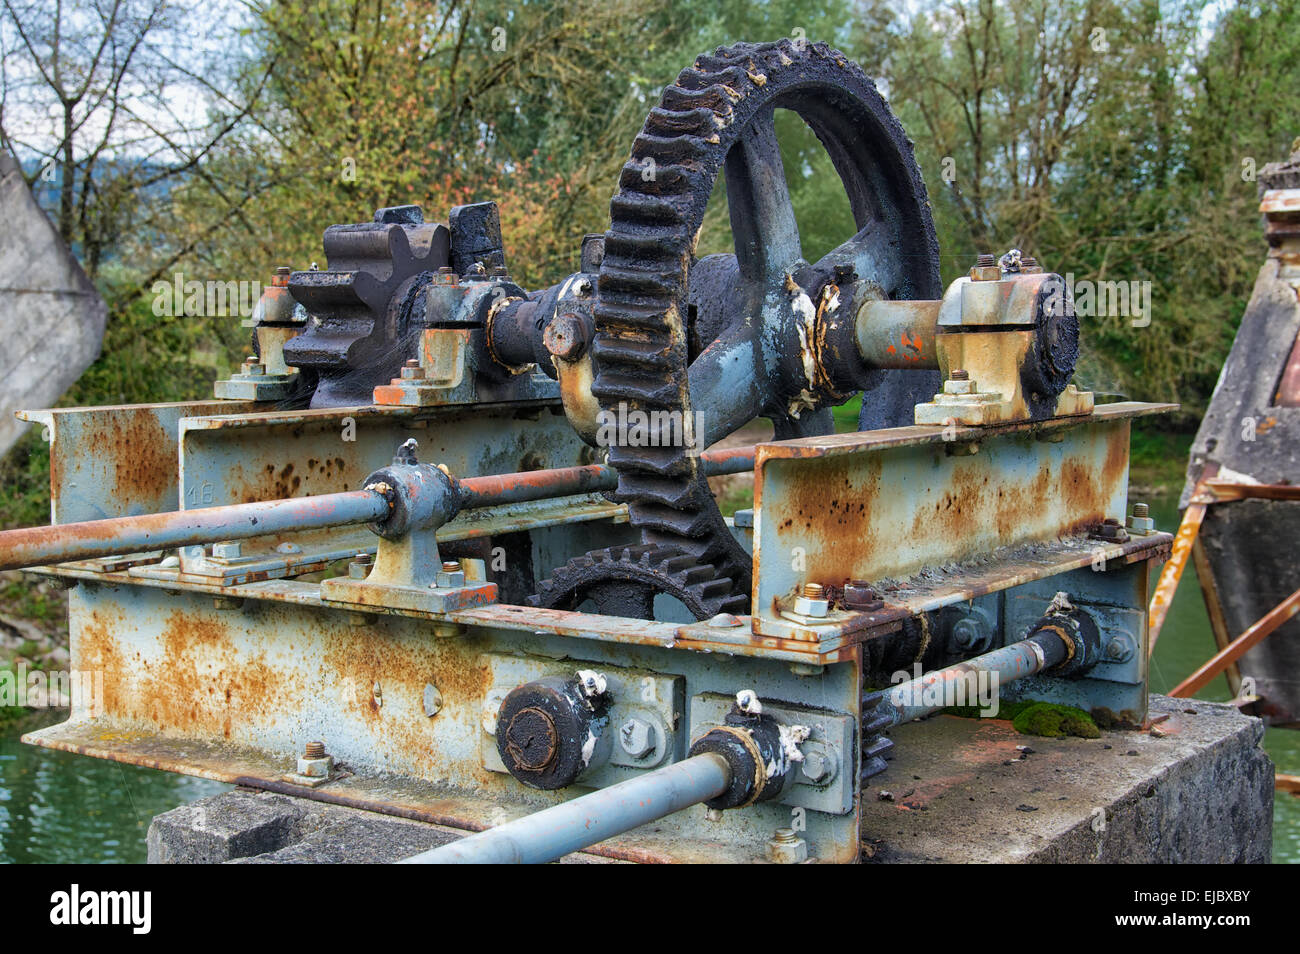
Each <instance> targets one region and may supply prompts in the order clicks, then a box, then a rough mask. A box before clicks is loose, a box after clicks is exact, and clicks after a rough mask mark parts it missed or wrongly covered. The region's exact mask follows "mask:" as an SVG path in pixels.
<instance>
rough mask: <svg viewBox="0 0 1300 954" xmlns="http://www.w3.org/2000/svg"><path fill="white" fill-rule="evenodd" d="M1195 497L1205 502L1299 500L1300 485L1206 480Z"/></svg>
mask: <svg viewBox="0 0 1300 954" xmlns="http://www.w3.org/2000/svg"><path fill="white" fill-rule="evenodd" d="M1196 497H1201V498H1203V502H1205V503H1227V502H1228V501H1232V500H1300V485H1296V484H1239V483H1235V482H1233V481H1230V480H1206V481H1202V483H1201V485H1200V486H1199V487H1198V488H1197V495H1196ZM1196 497H1194V498H1193V499H1196Z"/></svg>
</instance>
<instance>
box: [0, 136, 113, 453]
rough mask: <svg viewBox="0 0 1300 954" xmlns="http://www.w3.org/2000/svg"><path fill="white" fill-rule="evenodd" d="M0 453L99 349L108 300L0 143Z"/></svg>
mask: <svg viewBox="0 0 1300 954" xmlns="http://www.w3.org/2000/svg"><path fill="white" fill-rule="evenodd" d="M0 215H3V218H4V228H2V229H0V275H3V276H4V280H3V287H0V340H3V341H4V343H5V344H4V347H3V348H0V454H3V453H4V452H5V451H6V450H8V449H9V447H10V446H11V445H12V444H13V443H14V441H16V440H17V439H18V438H19V437H20V436H21V435H22V433H23V432H24V431H25V430H26V429H27V425H26V424H24V423H22V422H21V421H18V420H16V419H15V418H14V414H13V412H14V411H16V410H20V409H22V408H41V407H51V406H52V405H53V404H55V403H56V402H57V401H58V399H59V398H60V397H61V396H62V395H63V392H64V391H65V390H67V388H68V386H69V385H71V384H72V382H74V381H76V380H77V378H78V377H79V376H80V375H81V372H82V371H84V370H86V368H87V367H89V366H90V363H91V362H92V361H94V360H95V358H96V357H98V356H99V346H100V342H101V341H102V339H103V337H104V323H105V321H106V320H107V316H108V306H106V305H105V304H104V300H103V299H102V298H100V297H99V293H98V292H97V291H96V290H95V286H94V285H93V284H91V281H90V279H89V278H87V277H86V273H85V272H83V271H82V270H81V266H80V265H78V264H77V260H76V259H75V258H73V257H72V253H71V252H69V251H68V247H67V246H66V245H64V244H63V239H62V238H60V237H59V233H58V232H57V231H56V230H55V228H54V226H53V224H51V222H50V220H49V218H47V217H46V215H45V213H44V212H42V211H41V209H40V206H38V205H37V204H36V200H35V199H34V198H33V197H32V192H31V189H29V188H28V187H27V182H26V181H25V180H24V179H23V175H22V170H21V169H20V168H19V166H18V163H17V162H15V161H14V159H13V157H12V156H10V155H9V153H8V152H6V151H5V150H3V149H0Z"/></svg>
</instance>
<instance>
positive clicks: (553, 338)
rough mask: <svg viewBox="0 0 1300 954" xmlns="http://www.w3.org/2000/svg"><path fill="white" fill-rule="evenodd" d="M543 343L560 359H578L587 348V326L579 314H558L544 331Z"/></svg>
mask: <svg viewBox="0 0 1300 954" xmlns="http://www.w3.org/2000/svg"><path fill="white" fill-rule="evenodd" d="M542 343H543V344H545V345H546V350H547V351H549V352H550V353H551V354H553V355H554V356H555V357H557V358H559V359H560V360H562V361H577V360H578V359H579V358H580V357H582V354H583V352H584V351H586V350H587V329H586V326H585V325H583V323H582V320H581V319H580V318H579V317H578V316H577V315H574V314H571V313H568V312H566V313H565V314H563V315H556V316H555V318H554V319H553V320H552V321H551V323H550V324H548V325H547V326H546V331H544V332H543V333H542Z"/></svg>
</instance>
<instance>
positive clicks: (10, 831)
mask: <svg viewBox="0 0 1300 954" xmlns="http://www.w3.org/2000/svg"><path fill="white" fill-rule="evenodd" d="M1151 503H1152V514H1153V516H1154V517H1155V518H1156V526H1158V527H1159V528H1160V529H1162V530H1170V531H1172V530H1173V529H1175V528H1176V526H1177V521H1178V511H1177V509H1176V507H1177V500H1176V498H1173V497H1171V498H1169V499H1166V500H1154V501H1151ZM1214 651H1215V646H1214V637H1213V635H1212V634H1211V633H1210V625H1209V622H1208V620H1207V619H1206V617H1205V610H1204V605H1203V604H1202V602H1201V595H1200V590H1199V587H1198V585H1197V583H1196V573H1195V568H1194V567H1191V566H1189V567H1188V568H1187V570H1186V572H1185V573H1184V575H1183V582H1182V585H1181V586H1180V587H1179V590H1178V595H1177V596H1176V597H1175V598H1174V604H1173V606H1172V608H1171V609H1170V612H1169V618H1168V620H1167V621H1166V623H1165V629H1164V633H1163V634H1162V636H1161V638H1160V641H1159V642H1158V643H1157V644H1156V654H1155V658H1154V659H1152V661H1151V688H1152V690H1153V691H1155V692H1167V691H1168V690H1170V689H1172V688H1173V687H1174V686H1175V685H1177V684H1178V682H1179V681H1181V680H1182V679H1183V678H1184V677H1185V676H1187V675H1189V674H1190V673H1191V672H1192V671H1193V670H1194V669H1195V668H1196V667H1197V666H1199V665H1200V664H1201V663H1203V662H1204V661H1205V660H1206V659H1208V658H1209V657H1210V656H1211V655H1212V654H1213V653H1214ZM1229 696H1230V693H1229V691H1228V684H1227V680H1226V679H1223V678H1220V679H1217V680H1215V681H1214V682H1213V683H1211V684H1210V685H1209V686H1207V687H1206V688H1205V689H1204V690H1203V691H1202V692H1200V693H1199V694H1198V695H1197V698H1198V699H1205V700H1208V701H1213V702H1222V701H1224V700H1226V699H1228V698H1229ZM1264 748H1265V749H1266V750H1267V751H1268V754H1269V755H1270V756H1271V757H1272V759H1273V761H1274V762H1275V763H1276V764H1277V769H1278V771H1280V772H1287V773H1290V774H1297V775H1300V732H1298V731H1292V730H1285V729H1270V730H1268V732H1267V733H1266V734H1265V736H1264ZM227 787H228V786H225V785H221V784H220V783H217V782H210V781H206V780H203V779H194V778H187V777H184V776H180V775H172V774H170V773H167V772H158V771H154V770H152V769H143V768H135V767H132V766H129V765H119V764H117V763H115V762H105V761H102V760H100V759H91V758H85V757H83V756H79V755H71V754H69V753H65V752H53V751H50V750H48V749H39V748H36V747H35V746H29V745H23V744H22V743H20V742H19V741H18V734H17V733H16V732H14V731H13V730H10V729H0V862H143V861H144V860H145V832H146V831H147V830H148V827H149V820H150V819H151V818H152V817H153V816H154V815H156V814H158V813H159V812H164V811H167V810H168V809H171V808H175V807H176V806H177V805H181V804H183V803H186V802H190V801H193V800H194V799H196V798H201V797H203V796H205V795H212V794H215V793H217V792H219V791H222V790H223V789H225V788H227ZM1273 859H1274V860H1275V861H1279V862H1291V863H1295V862H1300V798H1297V797H1295V796H1291V795H1286V794H1281V793H1279V794H1278V796H1277V799H1276V802H1275V807H1274V809H1273Z"/></svg>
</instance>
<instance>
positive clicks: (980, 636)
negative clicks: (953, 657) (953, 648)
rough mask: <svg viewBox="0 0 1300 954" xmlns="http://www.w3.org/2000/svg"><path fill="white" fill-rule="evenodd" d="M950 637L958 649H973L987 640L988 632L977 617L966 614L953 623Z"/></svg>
mask: <svg viewBox="0 0 1300 954" xmlns="http://www.w3.org/2000/svg"><path fill="white" fill-rule="evenodd" d="M952 638H953V642H955V643H956V644H957V647H958V648H959V649H974V648H975V647H976V646H981V645H983V644H984V643H985V642H987V640H988V634H987V633H986V632H985V631H984V627H983V625H981V623H980V620H979V619H978V618H976V617H974V616H966V617H964V618H962V619H959V620H958V621H957V622H956V623H954V624H953V627H952Z"/></svg>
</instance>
